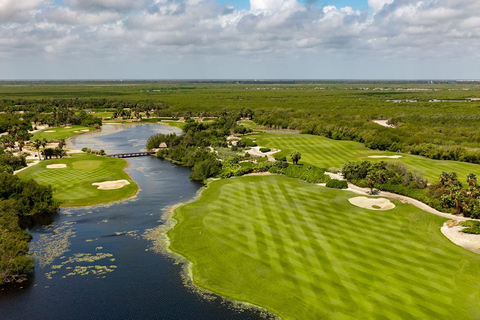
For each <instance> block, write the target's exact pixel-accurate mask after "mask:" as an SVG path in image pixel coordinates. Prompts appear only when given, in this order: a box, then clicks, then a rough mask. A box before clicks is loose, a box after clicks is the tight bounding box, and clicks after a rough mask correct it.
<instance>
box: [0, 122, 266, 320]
mask: <svg viewBox="0 0 480 320" xmlns="http://www.w3.org/2000/svg"><path fill="white" fill-rule="evenodd" d="M158 132H162V133H170V132H178V129H176V128H171V127H165V126H160V125H138V126H127V125H113V124H106V125H104V127H103V128H102V131H101V132H99V133H93V134H88V135H82V136H78V137H76V138H75V139H74V140H72V141H70V142H69V143H71V146H72V147H74V148H77V149H81V148H82V147H89V148H91V149H95V150H98V149H104V150H105V151H107V153H117V152H133V151H140V150H142V149H143V147H144V146H145V143H146V139H147V138H148V137H149V136H150V135H152V134H154V133H158ZM128 162H129V167H128V169H127V171H128V173H129V174H130V175H131V176H132V178H133V179H134V180H135V181H136V182H137V183H138V185H139V187H140V188H141V191H140V192H139V194H138V196H137V197H136V198H135V199H133V200H130V201H127V202H122V203H117V204H113V205H110V206H97V207H91V208H86V209H85V208H83V209H62V210H61V212H60V214H59V215H57V216H55V217H53V218H52V221H49V222H47V223H46V224H44V225H42V226H36V227H33V228H32V229H31V230H29V232H30V233H31V234H32V235H33V240H32V242H31V248H32V249H31V250H35V251H36V253H35V262H36V267H35V271H34V274H33V276H32V277H30V279H29V281H27V282H24V283H21V284H17V285H8V286H5V287H4V288H3V290H1V291H0V319H15V320H17V319H256V318H259V315H257V314H256V313H253V312H239V311H236V310H233V309H231V308H229V307H228V306H227V304H225V303H223V302H222V299H220V298H217V299H214V300H213V301H207V300H205V299H203V298H201V297H200V296H198V295H197V294H195V293H193V292H191V291H189V290H188V289H187V288H186V287H185V286H184V284H183V283H182V279H181V276H180V271H181V267H180V266H179V265H176V264H174V262H173V261H172V260H171V259H169V258H167V257H165V256H163V255H161V254H157V253H154V252H152V251H151V250H149V248H150V247H151V245H152V243H151V242H150V241H148V240H146V239H144V238H143V236H142V235H143V233H144V232H145V231H146V230H148V229H151V228H155V227H157V226H158V225H159V224H161V223H162V222H161V221H160V220H161V215H162V213H163V211H162V209H165V208H167V207H169V206H172V205H174V204H176V203H179V202H184V201H188V200H189V199H191V198H192V197H194V195H195V193H196V192H197V190H198V189H199V188H200V187H201V185H200V184H198V183H195V182H193V181H191V180H190V179H189V173H190V170H189V169H187V168H183V167H179V166H175V165H173V164H172V163H170V162H167V161H162V160H159V159H157V158H155V157H141V158H130V159H128ZM159 221H160V222H159Z"/></svg>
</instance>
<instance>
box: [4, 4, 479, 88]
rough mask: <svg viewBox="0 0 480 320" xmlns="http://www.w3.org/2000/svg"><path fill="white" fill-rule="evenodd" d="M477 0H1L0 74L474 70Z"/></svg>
mask: <svg viewBox="0 0 480 320" xmlns="http://www.w3.org/2000/svg"><path fill="white" fill-rule="evenodd" d="M479 37H480V0H422V1H418V0H250V1H248V0H47V1H45V0H0V79H478V78H480V41H479Z"/></svg>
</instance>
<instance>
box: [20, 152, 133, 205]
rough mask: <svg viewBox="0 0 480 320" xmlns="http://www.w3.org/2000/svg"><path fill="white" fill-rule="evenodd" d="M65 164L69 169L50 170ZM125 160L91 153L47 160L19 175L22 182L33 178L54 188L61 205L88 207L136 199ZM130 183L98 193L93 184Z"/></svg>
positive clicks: (55, 195)
mask: <svg viewBox="0 0 480 320" xmlns="http://www.w3.org/2000/svg"><path fill="white" fill-rule="evenodd" d="M57 163H64V164H66V165H67V168H62V169H47V168H46V166H47V165H49V164H57ZM126 166H127V162H126V161H125V160H123V159H117V158H108V157H99V156H95V155H91V154H76V155H73V156H72V157H71V158H64V159H55V160H44V161H42V162H40V163H39V164H37V165H35V166H32V167H30V168H28V169H26V170H24V171H21V172H19V173H18V176H19V177H20V178H22V179H30V178H31V179H34V180H36V181H37V182H39V183H41V184H50V185H52V186H53V187H54V190H55V192H54V197H55V199H56V200H57V201H59V202H60V203H61V204H62V206H67V207H71V206H87V205H95V204H103V203H109V202H113V201H118V200H122V199H127V198H129V197H131V196H133V195H134V194H135V193H136V192H137V190H138V186H137V184H136V183H135V182H134V181H133V180H132V179H131V178H130V177H129V176H128V174H127V173H125V172H124V171H123V169H124V168H125V167H126ZM123 179H125V180H128V181H129V182H130V184H129V185H126V186H124V187H123V188H121V189H116V190H98V189H97V186H92V183H94V182H104V181H114V180H123Z"/></svg>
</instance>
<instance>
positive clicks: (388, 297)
mask: <svg viewBox="0 0 480 320" xmlns="http://www.w3.org/2000/svg"><path fill="white" fill-rule="evenodd" d="M353 196H355V195H354V194H352V193H350V192H347V191H339V190H332V189H328V188H324V187H320V186H315V185H312V184H307V183H303V182H301V181H298V180H295V179H289V178H286V177H283V176H268V177H242V178H234V179H228V180H220V181H215V182H213V183H211V184H210V185H209V187H208V188H207V189H206V190H204V191H203V193H202V196H201V197H200V198H199V199H198V200H197V201H195V202H193V203H191V204H187V205H185V206H182V207H180V208H178V209H177V210H176V213H175V218H176V219H177V220H178V221H179V223H178V224H177V225H176V226H175V228H174V229H173V230H171V231H170V232H169V236H170V238H171V239H172V242H171V249H172V250H174V251H176V252H179V253H181V254H183V255H184V256H186V257H187V258H188V259H190V260H191V261H192V262H193V263H194V265H193V275H194V279H195V281H196V283H198V284H199V285H200V286H203V287H205V288H207V289H209V290H213V291H215V292H217V293H219V294H222V295H225V296H227V297H230V298H233V299H237V300H242V301H247V302H250V303H254V304H257V305H261V306H263V307H266V308H268V309H269V310H272V311H274V312H275V313H277V314H278V315H280V316H282V317H283V318H287V319H288V318H292V319H293V318H295V319H319V318H324V319H412V318H420V319H476V318H479V317H480V307H479V306H480V291H479V287H480V280H479V279H480V268H479V267H480V257H479V256H478V255H475V254H474V253H471V252H469V251H466V250H464V249H462V248H460V247H458V246H455V245H454V244H452V243H451V242H449V240H448V239H446V238H445V237H444V236H443V235H442V234H441V233H440V231H439V227H440V226H441V225H442V224H443V222H444V221H445V219H443V218H441V217H437V216H434V215H431V214H428V213H425V212H423V211H421V210H420V209H418V208H415V207H413V206H411V205H407V204H402V203H399V202H395V204H396V208H395V209H393V210H390V211H385V212H378V211H372V210H367V209H361V208H358V207H355V206H352V205H351V204H350V203H349V202H348V198H350V197H353ZM199 231H201V232H199ZM252 251H254V252H252Z"/></svg>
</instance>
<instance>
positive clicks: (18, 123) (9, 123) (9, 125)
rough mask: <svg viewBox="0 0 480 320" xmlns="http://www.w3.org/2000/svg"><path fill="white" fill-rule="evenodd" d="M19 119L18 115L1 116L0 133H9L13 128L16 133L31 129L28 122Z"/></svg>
mask: <svg viewBox="0 0 480 320" xmlns="http://www.w3.org/2000/svg"><path fill="white" fill-rule="evenodd" d="M20 119H21V117H20V115H13V114H2V115H1V116H0V133H2V132H11V131H12V129H13V128H15V130H18V131H27V130H31V129H32V125H31V124H30V122H29V121H27V120H20Z"/></svg>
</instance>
